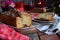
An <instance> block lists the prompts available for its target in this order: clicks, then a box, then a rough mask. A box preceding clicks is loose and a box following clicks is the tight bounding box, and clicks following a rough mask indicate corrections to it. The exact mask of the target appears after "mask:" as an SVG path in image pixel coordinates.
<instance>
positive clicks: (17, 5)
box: [15, 2, 24, 12]
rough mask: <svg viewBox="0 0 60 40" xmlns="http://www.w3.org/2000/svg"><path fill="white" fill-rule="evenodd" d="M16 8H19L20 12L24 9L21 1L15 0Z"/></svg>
mask: <svg viewBox="0 0 60 40" xmlns="http://www.w3.org/2000/svg"><path fill="white" fill-rule="evenodd" d="M15 5H16V9H17V10H19V11H20V12H23V11H24V4H23V3H22V2H16V3H15Z"/></svg>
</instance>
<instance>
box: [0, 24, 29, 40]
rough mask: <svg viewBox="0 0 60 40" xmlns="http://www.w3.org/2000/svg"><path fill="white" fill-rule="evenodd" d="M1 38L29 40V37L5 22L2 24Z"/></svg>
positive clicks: (0, 27) (0, 28)
mask: <svg viewBox="0 0 60 40" xmlns="http://www.w3.org/2000/svg"><path fill="white" fill-rule="evenodd" d="M0 38H2V39H4V40H29V37H27V36H25V35H22V34H20V33H18V32H16V31H15V30H14V29H13V28H9V27H8V26H7V25H5V24H0Z"/></svg>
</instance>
